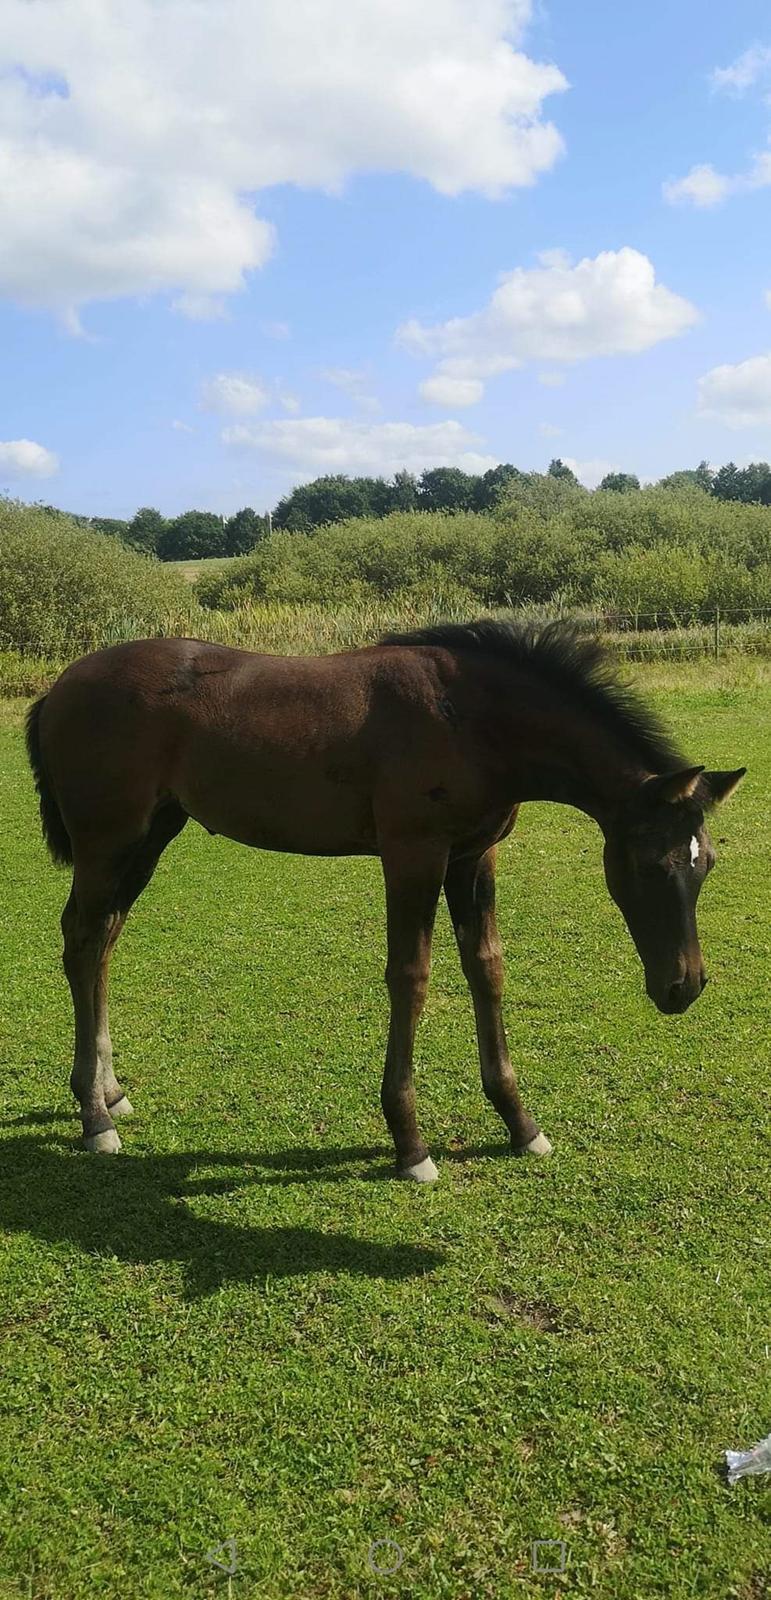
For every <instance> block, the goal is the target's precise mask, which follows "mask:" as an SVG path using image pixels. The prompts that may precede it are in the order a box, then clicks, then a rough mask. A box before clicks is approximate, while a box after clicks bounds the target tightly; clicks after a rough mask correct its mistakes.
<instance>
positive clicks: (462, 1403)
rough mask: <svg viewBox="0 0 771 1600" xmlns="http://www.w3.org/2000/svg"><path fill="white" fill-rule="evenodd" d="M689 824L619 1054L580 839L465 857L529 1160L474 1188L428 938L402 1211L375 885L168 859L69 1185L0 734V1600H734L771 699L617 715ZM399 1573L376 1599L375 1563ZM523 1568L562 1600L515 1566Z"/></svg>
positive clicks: (15, 709) (755, 1287)
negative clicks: (482, 878)
mask: <svg viewBox="0 0 771 1600" xmlns="http://www.w3.org/2000/svg"><path fill="white" fill-rule="evenodd" d="M640 675H641V676H643V677H644V681H646V682H648V683H650V684H655V686H656V688H655V692H656V698H657V700H658V702H659V704H660V705H661V707H662V709H663V710H664V711H665V712H666V713H667V715H668V716H669V717H670V720H671V721H672V722H673V723H674V725H675V726H676V727H677V729H678V731H679V732H680V734H681V735H682V738H683V740H684V742H685V743H686V744H687V746H688V747H689V748H690V750H692V752H693V755H694V758H697V759H699V760H704V761H707V762H708V763H711V764H712V765H716V766H720V765H722V766H727V767H728V766H735V765H737V764H738V763H740V762H741V763H744V762H746V763H747V764H748V765H749V768H750V772H749V776H748V778H747V779H746V780H745V784H744V785H743V786H742V788H741V790H740V791H739V793H738V795H737V796H736V798H735V799H734V800H733V801H732V802H731V803H730V804H729V806H727V807H726V809H725V811H724V813H723V814H722V815H720V816H719V817H718V818H717V819H716V820H715V826H714V829H713V833H714V836H715V838H716V840H718V841H724V842H723V843H720V844H719V845H718V849H719V854H720V858H721V859H720V861H719V863H718V868H717V870H716V872H715V873H714V875H713V877H712V878H711V880H710V882H709V884H708V886H707V888H706V890H705V892H704V895H703V898H702V903H701V915H700V923H701V932H702V941H703V945H704V950H705V956H706V960H707V965H708V968H709V970H710V973H711V979H712V981H711V983H710V987H709V988H708V990H707V992H706V994H705V995H704V998H703V1000H702V1001H701V1002H700V1003H699V1004H698V1005H697V1006H696V1007H694V1008H693V1010H692V1011H691V1012H689V1013H688V1015H687V1016H686V1017H684V1018H672V1019H669V1018H663V1017H660V1016H658V1015H657V1014H656V1013H655V1012H654V1010H653V1009H652V1007H651V1006H650V1005H649V1003H648V1002H647V1001H646V1000H645V999H644V997H643V994H642V978H641V972H640V970H639V967H638V964H637V960H636V957H635V955H634V952H633V950H632V948H631V944H630V942H629V939H628V937H627V935H626V934H625V932H623V931H622V928H621V925H620V922H619V918H618V914H617V913H616V912H615V910H614V908H613V907H612V906H611V904H610V902H609V900H608V898H607V895H606V893H605V890H604V887H603V883H602V877H601V865H600V847H599V837H598V835H597V832H596V830H595V828H594V827H593V825H592V824H591V823H589V822H588V821H586V820H585V819H584V818H582V817H580V816H578V815H576V814H573V813H571V812H569V811H568V810H566V809H562V808H557V807H554V806H552V807H548V806H535V805H533V806H529V807H526V808H525V811H524V814H523V817H522V819H521V824H520V826H519V828H518V829H517V830H516V833H515V836H514V837H513V838H512V839H511V840H510V841H509V842H508V844H507V845H506V846H505V848H504V849H503V851H502V863H501V875H500V876H501V883H500V906H501V924H502V931H503V936H504V941H505V947H506V951H507V956H508V974H509V983H508V991H507V1001H506V1013H507V1021H508V1027H509V1034H510V1041H511V1046H512V1052H513V1055H514V1058H515V1060H517V1061H518V1062H519V1065H520V1068H521V1076H522V1080H523V1083H524V1087H525V1092H526V1098H527V1100H528V1102H529V1103H530V1104H531V1105H532V1107H533V1109H534V1110H535V1111H536V1113H537V1115H538V1117H539V1120H540V1121H541V1123H542V1125H543V1127H544V1129H545V1130H546V1132H547V1133H548V1134H549V1136H550V1137H551V1138H552V1139H553V1141H554V1144H555V1154H554V1156H553V1158H552V1159H551V1160H550V1161H549V1162H548V1163H545V1164H541V1165H538V1164H533V1163H528V1162H525V1163H521V1162H514V1161H512V1160H511V1159H510V1158H507V1156H506V1154H505V1149H504V1144H503V1140H502V1137H501V1129H500V1128H499V1126H498V1125H497V1123H496V1121H495V1118H494V1117H493V1115H492V1113H491V1112H490V1111H489V1109H488V1108H487V1107H486V1105H485V1103H484V1101H483V1100H482V1097H481V1093H480V1091H479V1089H478V1084H477V1068H476V1064H475V1055H474V1046H473V1032H472V1019H471V1008H470V1004H469V1002H468V1000H467V997H466V994H465V991H464V987H463V983H462V980H461V976H460V973H459V970H458V966H457V961H456V958H455V955H454V952H453V950H452V947H451V940H450V935H449V930H448V925H447V918H446V915H444V914H443V915H442V916H441V917H440V920H439V925H438V929H437V939H436V951H435V965H434V974H433V982H432V988H431V996H430V1000H429V1004H428V1007H427V1012H426V1018H425V1022H424V1024H423V1025H422V1028H421V1031H420V1034H419V1043H418V1082H419V1095H420V1104H421V1109H422V1120H423V1125H424V1131H425V1133H426V1135H427V1137H428V1140H429V1142H430V1145H431V1148H432V1151H433V1153H434V1155H435V1157H436V1158H437V1160H438V1163H439V1165H440V1171H441V1180H440V1182H439V1184H437V1185H436V1186H435V1188H433V1189H429V1190H423V1189H418V1188H416V1187H412V1186H409V1185H406V1184H404V1185H400V1184H397V1183H395V1182H393V1181H392V1180H391V1178H390V1170H391V1156H390V1151H389V1148H388V1144H387V1140H386V1138H385V1134H384V1129H383V1126H382V1123H381V1119H380V1113H379V1106H378V1083H379V1075H380V1066H381V1057H382V1051H383V1043H384V1036H385V1020H386V1008H385V996H384V989H383V983H382V977H381V974H382V968H383V964H384V955H383V896H382V891H381V886H380V881H379V872H378V867H377V864H376V863H374V862H367V861H357V860H351V861H346V860H344V861H332V862H321V861H308V860H305V859H302V858H296V857H279V856H271V855H261V854H258V853H256V852H247V851H245V850H242V849H240V848H239V847H238V846H236V845H231V844H229V843H228V842H227V841H224V840H221V839H209V838H208V836H207V835H206V834H205V833H203V832H202V831H201V830H200V829H198V828H197V827H195V826H193V825H191V826H190V827H189V828H188V829H186V831H185V833H184V834H183V835H182V837H181V838H180V839H179V840H178V841H177V842H176V843H175V844H174V845H173V846H172V847H171V849H170V850H169V851H168V853H167V855H166V857H165V858H164V860H163V861H162V863H161V865H160V867H159V869H158V872H157V874H156V877H155V879H154V880H153V883H152V885H151V887H150V889H149V890H148V891H147V892H146V894H145V896H144V897H143V900H142V901H141V902H140V905H139V906H138V907H137V909H136V911H135V912H134V914H133V916H132V918H131V920H130V923H129V926H128V928H127V930H126V933H125V934H124V937H123V940H122V942H121V946H120V949H119V953H118V956H117V958H116V961H115V966H114V979H113V994H114V1002H113V1024H114V1026H113V1032H114V1036H115V1039H116V1045H117V1057H118V1065H119V1072H120V1075H121V1077H122V1078H123V1079H124V1080H125V1082H126V1083H127V1085H128V1086H129V1089H130V1092H131V1096H132V1099H133V1100H134V1102H135V1105H136V1107H137V1113H138V1114H137V1116H136V1118H135V1120H134V1121H133V1123H130V1124H125V1125H124V1127H125V1138H124V1153H123V1155H122V1156H121V1157H120V1158H119V1159H118V1160H116V1161H102V1162H100V1161H99V1160H98V1159H94V1158H91V1157H88V1156H86V1155H85V1154H82V1153H81V1152H79V1151H78V1150H77V1149H76V1135H77V1132H78V1126H77V1123H76V1122H75V1120H74V1117H73V1108H72V1103H71V1101H70V1097H69V1091H68V1088H67V1077H68V1071H69V1059H68V1057H69V1049H70V1016H69V1001H68V997H67V994H66V991H65V986H64V982H63V978H62V975H61V969H60V964H59V937H58V927H57V919H58V915H59V911H60V907H61V903H62V900H63V898H64V895H65V893H66V876H65V875H62V874H57V873H56V872H55V871H54V870H53V868H51V867H50V866H49V865H48V863H47V860H46V858H45V856H44V852H43V847H42V844H41V841H40V837H39V832H38V828H37V824H36V820H35V807H34V803H33V796H32V790H31V783H30V780H29V777H28V774H27V772H26V769H25V767H24V762H23V759H22V744H21V714H22V706H21V703H20V702H18V701H17V702H15V703H14V704H12V705H8V706H6V707H5V708H4V710H3V712H2V717H1V718H0V744H1V745H2V749H1V750H0V774H1V776H0V853H1V855H2V860H3V863H4V880H5V881H4V890H3V895H2V900H0V960H2V971H3V980H2V995H3V1026H2V1033H1V1034H0V1041H1V1042H0V1054H1V1055H2V1065H1V1067H0V1072H1V1074H2V1076H1V1078H0V1081H2V1084H3V1091H2V1115H1V1117H0V1122H1V1123H2V1129H1V1137H2V1156H1V1158H0V1227H1V1228H2V1229H3V1234H2V1240H3V1243H2V1256H1V1258H0V1284H1V1288H0V1371H2V1374H3V1378H2V1386H1V1387H0V1482H2V1484H3V1492H2V1498H1V1499H0V1596H2V1600H93V1597H110V1600H113V1597H114V1600H118V1597H120V1600H124V1597H128V1596H130V1597H131V1600H177V1597H198V1596H201V1597H206V1600H208V1597H215V1596H220V1595H222V1596H225V1595H226V1594H228V1579H227V1578H226V1577H225V1576H224V1575H223V1574H222V1573H219V1572H217V1571H216V1570H215V1569H214V1568H212V1567H211V1566H210V1565H209V1564H207V1561H206V1552H207V1550H209V1549H211V1548H212V1547H213V1546H215V1545H217V1544H218V1543H219V1542H220V1541H221V1540H224V1539H226V1538H228V1537H229V1536H234V1537H235V1539H236V1542H237V1548H238V1561H239V1568H240V1571H239V1573H238V1574H237V1576H236V1577H235V1578H234V1579H233V1581H232V1594H233V1596H242V1597H244V1600H246V1597H252V1596H260V1597H266V1600H321V1597H324V1600H351V1597H360V1596H361V1597H367V1600H369V1597H371V1596H372V1597H374V1596H380V1595H394V1596H397V1595H405V1596H407V1595H409V1596H413V1595H417V1596H420V1597H421V1600H439V1597H442V1600H443V1597H448V1600H450V1597H451V1600H465V1597H468V1600H480V1597H481V1600H498V1597H507V1596H520V1595H521V1596H535V1595H538V1596H561V1597H563V1600H567V1597H568V1596H570V1597H571V1600H572V1597H574V1596H584V1595H587V1596H588V1595H591V1596H597V1595H600V1596H603V1597H605V1596H607V1597H608V1600H649V1597H653V1596H662V1597H663V1596H666V1597H673V1600H681V1597H682V1600H685V1597H691V1596H696V1595H699V1596H704V1597H707V1600H728V1597H740V1600H760V1597H761V1596H763V1595H765V1594H766V1593H767V1587H766V1585H767V1583H768V1581H769V1574H770V1573H771V1533H770V1525H771V1492H770V1491H769V1480H767V1479H762V1478H756V1479H751V1480H747V1481H745V1482H743V1483H741V1484H740V1485H738V1486H737V1487H736V1488H735V1489H733V1490H729V1489H728V1488H727V1487H726V1485H725V1482H724V1481H723V1479H722V1478H721V1476H720V1473H719V1471H718V1467H719V1463H720V1461H721V1456H722V1451H723V1450H724V1449H725V1448H726V1447H734V1446H737V1447H738V1446H743V1445H749V1444H751V1443H753V1442H755V1440H756V1439H758V1438H760V1437H761V1436H762V1435H764V1434H765V1433H767V1432H768V1431H769V1428H771V1362H770V1361H769V1344H768V1340H769V1331H768V1305H769V1270H768V1262H769V1211H768V1179H769V1163H768V1144H767V1134H768V1100H767V1081H768V1080H767V1071H768V1062H767V1047H768V1024H769V1014H768V994H769V973H770V972H771V960H770V955H769V938H768V901H767V893H768V860H769V849H770V848H771V814H770V809H769V798H768V797H769V788H770V785H771V751H770V749H769V738H768V730H769V726H770V725H771V682H769V677H768V672H767V670H765V669H763V668H762V667H760V666H757V667H755V666H752V665H751V664H750V663H746V664H744V665H743V666H742V668H741V670H740V669H739V668H736V669H732V668H728V667H725V668H721V669H716V668H705V667H704V666H702V667H701V668H698V669H694V668H689V669H685V670H684V669H672V668H670V669H663V668H659V669H655V676H654V670H651V671H646V673H645V674H640ZM382 1538H391V1539H394V1540H396V1541H397V1542H398V1544H399V1545H400V1546H401V1548H402V1550H403V1552H404V1561H403V1566H402V1567H401V1569H400V1571H399V1572H398V1573H396V1574H395V1576H393V1577H390V1578H385V1577H376V1576H375V1575H373V1573H372V1572H371V1571H370V1570H369V1568H368V1565H367V1551H368V1548H369V1546H370V1544H371V1542H372V1541H374V1540H378V1539H382ZM535 1539H563V1540H564V1541H565V1545H566V1552H567V1572H566V1574H565V1576H564V1577H563V1578H561V1579H560V1578H559V1577H557V1576H550V1575H543V1576H537V1575H535V1574H533V1573H532V1571H531V1542H532V1541H533V1540H535Z"/></svg>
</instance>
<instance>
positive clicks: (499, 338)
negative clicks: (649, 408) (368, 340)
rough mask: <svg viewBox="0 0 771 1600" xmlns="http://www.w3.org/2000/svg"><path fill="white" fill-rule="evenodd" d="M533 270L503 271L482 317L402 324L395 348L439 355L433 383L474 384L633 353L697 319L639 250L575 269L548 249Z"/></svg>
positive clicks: (601, 257)
mask: <svg viewBox="0 0 771 1600" xmlns="http://www.w3.org/2000/svg"><path fill="white" fill-rule="evenodd" d="M539 262H540V264H539V266H537V267H533V268H530V269H525V268H524V267H517V268H516V270H515V271H514V272H509V273H506V274H505V275H504V276H503V277H502V279H501V281H500V283H499V285H498V288H497V289H496V290H495V293H494V294H493V296H492V298H491V299H490V301H489V302H488V304H487V305H486V306H485V307H484V309H483V310H482V311H477V312H475V313H474V315H472V316H470V317H454V318H453V319H452V320H451V321H449V322H443V323H439V324H438V325H436V326H434V327H425V326H423V325H422V324H421V323H419V322H408V323H406V324H405V326H404V327H402V328H400V329H399V332H398V335H397V337H398V338H399V340H400V342H401V343H402V344H403V345H405V346H406V348H407V349H408V350H411V351H412V352H413V354H415V355H428V356H435V357H436V356H438V357H439V358H440V362H439V367H438V370H437V372H436V374H435V375H434V378H433V379H432V380H429V381H432V382H433V381H436V379H442V380H444V379H447V378H452V379H463V380H464V381H468V380H473V381H476V382H478V383H479V382H480V381H481V380H482V379H484V378H489V377H492V376H493V375H494V374H495V373H499V372H506V371H509V370H511V369H512V368H514V367H520V366H522V365H523V363H524V362H526V361H532V360H536V361H539V360H540V361H582V360H586V359H587V358H588V357H591V356H610V355H621V354H627V353H636V352H638V351H640V350H647V349H649V348H650V346H651V345H654V344H658V342H659V341H660V340H661V339H671V338H673V337H674V335H675V334H678V333H682V332H683V331H684V330H685V329H686V328H689V327H690V326H691V325H692V323H694V322H695V321H696V320H697V312H696V311H695V309H694V307H693V306H692V305H690V304H689V302H688V301H687V300H683V299H682V298H681V296H680V295H677V294H673V293H672V291H671V289H666V288H664V286H663V284H659V283H657V282H656V274H655V271H654V268H653V264H652V262H651V261H649V260H648V257H647V256H644V255H641V254H640V252H639V250H632V249H630V248H629V247H625V248H624V249H622V250H616V251H614V250H604V251H602V252H601V253H600V254H599V255H598V256H595V257H594V258H589V257H586V258H584V260H583V261H579V262H577V263H576V264H575V265H572V264H571V261H570V259H569V257H568V256H566V255H565V254H564V252H562V251H559V250H551V251H548V252H546V253H545V254H543V255H541V256H540V257H539Z"/></svg>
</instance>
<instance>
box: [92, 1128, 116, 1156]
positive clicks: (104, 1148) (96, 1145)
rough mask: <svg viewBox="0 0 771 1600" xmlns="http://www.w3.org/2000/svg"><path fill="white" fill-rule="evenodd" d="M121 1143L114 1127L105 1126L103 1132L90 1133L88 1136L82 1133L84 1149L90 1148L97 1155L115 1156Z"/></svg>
mask: <svg viewBox="0 0 771 1600" xmlns="http://www.w3.org/2000/svg"><path fill="white" fill-rule="evenodd" d="M120 1147H121V1143H120V1139H119V1138H118V1135H117V1133H116V1132H115V1129H114V1128H105V1131H104V1133H92V1134H90V1135H88V1137H87V1136H86V1135H85V1134H84V1135H83V1148H84V1150H91V1151H93V1152H94V1154H95V1155H98V1156H117V1154H118V1151H119V1150H120Z"/></svg>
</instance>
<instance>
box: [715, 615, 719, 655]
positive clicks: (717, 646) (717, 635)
mask: <svg viewBox="0 0 771 1600" xmlns="http://www.w3.org/2000/svg"><path fill="white" fill-rule="evenodd" d="M719 656H720V607H719V606H715V660H716V661H717V660H718V658H719Z"/></svg>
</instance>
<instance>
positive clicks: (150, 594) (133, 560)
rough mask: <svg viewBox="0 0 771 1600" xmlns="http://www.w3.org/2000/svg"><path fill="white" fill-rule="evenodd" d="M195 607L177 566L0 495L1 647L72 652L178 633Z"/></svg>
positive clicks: (67, 655) (32, 651) (30, 651)
mask: <svg viewBox="0 0 771 1600" xmlns="http://www.w3.org/2000/svg"><path fill="white" fill-rule="evenodd" d="M195 609H196V607H195V603H194V602H193V603H191V595H190V589H189V586H188V585H187V584H185V583H184V582H183V580H182V579H181V578H179V577H178V576H177V574H176V573H170V572H168V571H165V570H164V568H163V567H162V566H161V565H160V564H159V563H158V562H155V561H150V560H147V559H146V558H145V557H144V556H141V555H139V554H137V552H135V551H133V550H130V549H128V548H127V547H126V546H125V545H121V544H119V543H118V541H117V539H113V538H110V537H109V536H108V535H107V534H102V533H94V532H93V531H92V530H91V529H88V528H82V527H78V526H77V525H76V524H75V523H73V522H71V521H69V519H68V518H66V517H51V516H49V515H48V514H47V513H46V512H45V511H43V510H40V509H38V508H37V507H35V506H23V505H20V504H18V503H17V502H16V501H11V500H0V651H3V650H8V651H10V650H21V651H24V652H25V653H27V654H29V655H35V656H50V657H54V658H57V659H70V658H72V657H73V656H75V655H78V654H81V653H83V652H85V651H87V650H96V649H99V648H100V647H101V646H102V645H106V644H115V643H117V642H118V641H119V640H121V639H129V638H138V637H142V636H143V635H148V634H160V633H167V632H170V631H178V632H182V631H184V626H185V624H186V623H189V621H190V619H191V618H192V616H193V614H194V612H195Z"/></svg>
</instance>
